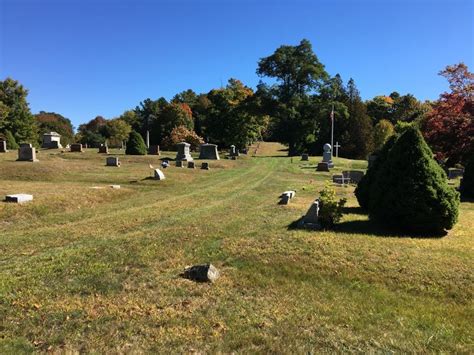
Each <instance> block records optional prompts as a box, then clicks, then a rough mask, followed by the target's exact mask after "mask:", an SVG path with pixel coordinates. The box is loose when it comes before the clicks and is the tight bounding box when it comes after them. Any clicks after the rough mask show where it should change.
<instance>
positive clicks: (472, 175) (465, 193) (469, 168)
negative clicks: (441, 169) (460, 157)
mask: <svg viewBox="0 0 474 355" xmlns="http://www.w3.org/2000/svg"><path fill="white" fill-rule="evenodd" d="M460 190H461V195H462V197H468V198H474V153H473V154H472V155H471V158H470V159H469V160H468V161H467V164H466V167H465V169H464V175H463V177H462V182H461V186H460Z"/></svg>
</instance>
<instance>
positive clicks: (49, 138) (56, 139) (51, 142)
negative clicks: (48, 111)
mask: <svg viewBox="0 0 474 355" xmlns="http://www.w3.org/2000/svg"><path fill="white" fill-rule="evenodd" d="M62 147H63V146H62V145H61V135H60V134H59V133H56V132H49V133H45V134H43V144H42V145H41V148H47V149H61V148H62Z"/></svg>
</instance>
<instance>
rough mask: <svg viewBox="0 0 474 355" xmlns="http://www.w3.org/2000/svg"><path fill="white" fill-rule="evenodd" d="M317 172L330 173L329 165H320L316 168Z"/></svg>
mask: <svg viewBox="0 0 474 355" xmlns="http://www.w3.org/2000/svg"><path fill="white" fill-rule="evenodd" d="M316 171H329V165H328V163H318V166H317V167H316Z"/></svg>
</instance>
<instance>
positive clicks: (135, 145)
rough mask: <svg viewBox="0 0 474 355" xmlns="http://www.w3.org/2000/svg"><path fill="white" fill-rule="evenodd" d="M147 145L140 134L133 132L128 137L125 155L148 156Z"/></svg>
mask: <svg viewBox="0 0 474 355" xmlns="http://www.w3.org/2000/svg"><path fill="white" fill-rule="evenodd" d="M146 151H147V149H146V145H145V141H144V140H143V138H142V136H141V135H140V133H138V132H135V131H132V132H130V135H129V136H128V142H127V149H126V150H125V154H128V155H146Z"/></svg>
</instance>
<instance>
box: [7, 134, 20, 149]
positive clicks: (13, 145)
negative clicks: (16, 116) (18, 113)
mask: <svg viewBox="0 0 474 355" xmlns="http://www.w3.org/2000/svg"><path fill="white" fill-rule="evenodd" d="M4 136H5V140H6V141H7V149H11V150H13V149H18V144H17V142H16V140H15V137H14V136H13V134H12V132H10V131H8V130H6V131H5V134H4Z"/></svg>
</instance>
